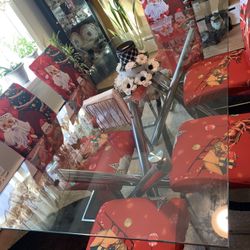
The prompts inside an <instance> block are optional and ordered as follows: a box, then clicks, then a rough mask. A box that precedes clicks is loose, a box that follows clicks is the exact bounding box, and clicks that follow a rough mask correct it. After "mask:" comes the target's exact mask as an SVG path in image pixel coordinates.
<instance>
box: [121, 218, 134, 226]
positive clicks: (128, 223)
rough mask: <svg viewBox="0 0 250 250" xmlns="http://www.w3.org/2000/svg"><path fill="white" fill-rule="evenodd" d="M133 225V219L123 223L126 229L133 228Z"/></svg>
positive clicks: (127, 219)
mask: <svg viewBox="0 0 250 250" xmlns="http://www.w3.org/2000/svg"><path fill="white" fill-rule="evenodd" d="M132 224H133V221H132V219H131V218H126V219H125V221H124V223H123V225H124V227H127V228H128V227H131V226H132Z"/></svg>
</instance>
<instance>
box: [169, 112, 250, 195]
mask: <svg viewBox="0 0 250 250" xmlns="http://www.w3.org/2000/svg"><path fill="white" fill-rule="evenodd" d="M249 125H250V113H245V114H240V115H234V116H227V115H221V116H210V117H205V118H200V119H195V120H190V121H187V122H185V123H183V124H182V125H181V127H180V129H179V136H178V137H177V142H176V144H175V147H174V150H173V154H172V169H171V171H170V174H169V178H170V185H171V187H172V188H173V189H174V190H175V191H181V192H192V191H197V190H199V189H201V188H202V187H203V188H206V184H211V182H214V183H215V184H216V183H218V182H226V181H227V180H228V179H229V183H230V186H231V187H249V186H250V169H249V150H248V148H249V146H250V126H249ZM227 173H228V175H227ZM227 176H228V178H227Z"/></svg>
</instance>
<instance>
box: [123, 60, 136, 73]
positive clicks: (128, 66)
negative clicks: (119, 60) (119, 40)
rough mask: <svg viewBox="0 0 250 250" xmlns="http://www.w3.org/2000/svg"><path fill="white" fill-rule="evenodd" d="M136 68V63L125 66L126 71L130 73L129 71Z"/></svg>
mask: <svg viewBox="0 0 250 250" xmlns="http://www.w3.org/2000/svg"><path fill="white" fill-rule="evenodd" d="M135 66H136V63H135V62H133V61H131V62H128V63H127V64H126V66H125V70H126V71H129V70H131V69H133V68H134V67H135Z"/></svg>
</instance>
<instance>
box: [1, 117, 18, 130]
mask: <svg viewBox="0 0 250 250" xmlns="http://www.w3.org/2000/svg"><path fill="white" fill-rule="evenodd" d="M14 124H15V119H14V118H13V117H8V118H6V120H4V121H2V122H0V128H1V129H2V130H3V131H6V130H7V129H10V128H12V127H13V126H14Z"/></svg>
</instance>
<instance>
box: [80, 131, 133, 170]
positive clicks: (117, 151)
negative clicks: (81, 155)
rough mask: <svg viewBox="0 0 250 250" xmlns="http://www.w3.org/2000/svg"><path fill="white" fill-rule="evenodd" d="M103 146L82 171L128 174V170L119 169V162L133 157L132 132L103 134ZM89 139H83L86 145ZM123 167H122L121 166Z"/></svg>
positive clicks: (82, 166) (91, 156) (90, 157)
mask: <svg viewBox="0 0 250 250" xmlns="http://www.w3.org/2000/svg"><path fill="white" fill-rule="evenodd" d="M103 135H104V136H103V138H104V139H103V144H102V145H101V147H100V148H98V150H97V151H96V153H94V154H93V155H90V156H89V157H88V159H87V160H86V161H85V162H84V163H83V164H82V165H81V168H80V169H84V170H88V171H98V172H104V173H117V172H119V171H121V172H122V173H123V174H125V173H127V168H128V166H127V168H126V169H119V161H120V160H121V159H122V158H123V157H131V156H132V154H133V152H134V148H135V144H134V138H133V133H132V131H113V132H109V133H105V134H103ZM87 140H88V138H83V139H82V143H83V144H84V143H85V142H86V141H87ZM120 167H121V166H120Z"/></svg>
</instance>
